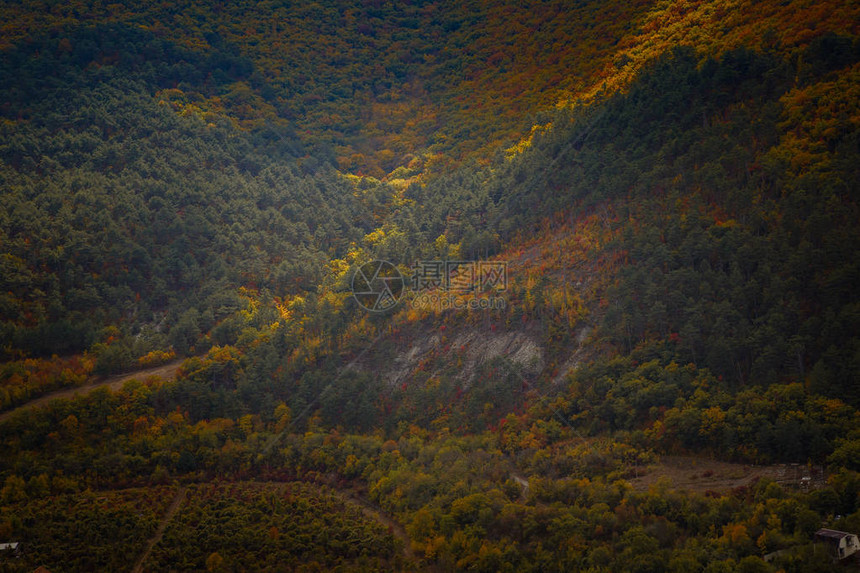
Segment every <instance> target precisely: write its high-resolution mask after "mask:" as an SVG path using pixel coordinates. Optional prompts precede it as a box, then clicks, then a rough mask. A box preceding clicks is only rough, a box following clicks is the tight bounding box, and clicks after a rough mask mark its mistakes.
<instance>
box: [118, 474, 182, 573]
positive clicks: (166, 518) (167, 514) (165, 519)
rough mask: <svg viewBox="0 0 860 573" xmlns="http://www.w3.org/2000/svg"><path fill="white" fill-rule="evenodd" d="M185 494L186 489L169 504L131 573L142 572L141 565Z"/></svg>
mask: <svg viewBox="0 0 860 573" xmlns="http://www.w3.org/2000/svg"><path fill="white" fill-rule="evenodd" d="M187 493H188V488H185V487H183V488H182V489H180V490H179V491H178V492H177V493H176V497H174V498H173V501H172V502H171V503H170V507H168V508H167V511H165V512H164V517H162V518H161V521H160V522H159V523H158V528H157V529H156V530H155V534H154V535H153V536H152V537H151V538H150V539H149V541H148V542H147V543H146V549H144V550H143V553H141V555H140V557H139V558H138V560H137V563H135V564H134V568H133V569H132V570H131V573H141V572H142V571H143V564H144V563H146V560H147V558H148V557H149V554H150V553H152V548H153V547H155V544H156V543H158V542H159V541H161V538H162V536H163V535H164V530H165V529H167V526H168V524H169V523H170V520H171V519H173V516H174V515H176V512H177V511H179V508H180V507H181V506H182V502H183V501H185V495H186V494H187Z"/></svg>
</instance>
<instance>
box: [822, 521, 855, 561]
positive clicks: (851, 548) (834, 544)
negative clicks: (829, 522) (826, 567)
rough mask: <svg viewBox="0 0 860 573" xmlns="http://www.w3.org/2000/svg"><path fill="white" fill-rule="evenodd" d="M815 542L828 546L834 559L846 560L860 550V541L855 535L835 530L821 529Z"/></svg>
mask: <svg viewBox="0 0 860 573" xmlns="http://www.w3.org/2000/svg"><path fill="white" fill-rule="evenodd" d="M815 542H816V543H822V544H825V545H827V547H828V550H829V551H830V555H831V556H832V557H833V558H834V559H837V560H839V559H845V558H846V557H849V556H851V555H853V554H854V553H856V552H857V551H858V550H860V540H858V539H857V536H856V535H854V534H853V533H846V532H844V531H836V530H835V529H819V530H818V531H816V532H815Z"/></svg>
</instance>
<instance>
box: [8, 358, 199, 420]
mask: <svg viewBox="0 0 860 573" xmlns="http://www.w3.org/2000/svg"><path fill="white" fill-rule="evenodd" d="M181 365H182V360H173V361H172V362H168V363H167V364H162V365H161V366H155V367H153V368H146V369H144V370H137V371H135V372H130V373H128V374H119V375H117V376H111V377H109V378H106V379H104V380H93V381H91V382H88V383H87V384H85V385H83V386H76V387H74V388H65V389H63V390H57V391H56V392H51V393H49V394H45V395H43V396H39V397H38V398H33V399H32V400H30V401H29V402H27V403H25V404H21V405H20V406H18V407H16V408H13V409H12V410H9V411H7V412H3V413H2V414H0V422H4V421H5V420H7V419H9V418H11V417H12V416H13V415H15V413H17V412H20V411H21V410H27V409H29V408H33V407H35V406H41V405H44V404H47V403H48V402H50V401H51V400H54V399H55V398H72V397H74V396H77V395H83V394H87V393H89V392H92V391H93V390H95V389H96V388H102V387H105V386H106V387H107V388H109V389H111V390H119V389H120V388H122V385H123V384H125V383H126V382H128V381H129V380H132V379H134V378H137V379H138V380H145V379H147V378H148V377H150V376H159V377H161V378H163V379H165V380H167V379H170V378H173V377H174V376H175V375H176V371H177V370H178V369H179V366H181Z"/></svg>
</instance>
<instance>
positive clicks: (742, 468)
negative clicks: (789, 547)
mask: <svg viewBox="0 0 860 573" xmlns="http://www.w3.org/2000/svg"><path fill="white" fill-rule="evenodd" d="M638 474H639V475H638V476H637V477H634V478H633V479H630V484H631V485H632V486H633V488H634V489H635V490H637V491H648V489H649V488H650V487H652V486H656V485H657V483H658V481H659V480H660V478H664V479H666V480H668V481H667V482H666V483H667V485H669V488H670V489H676V490H686V491H695V492H699V493H704V492H707V491H715V492H727V491H730V490H732V489H735V488H738V487H742V486H750V485H752V484H754V483H755V482H756V480H759V479H762V478H767V479H770V480H772V481H774V482H776V483H778V484H780V485H783V486H787V487H792V488H797V489H800V490H802V491H808V490H810V489H816V488H820V487H824V485H825V484H826V480H827V475H826V472H825V471H824V468H822V467H821V466H807V465H806V464H772V465H764V466H760V465H751V464H737V463H730V462H721V461H718V460H710V459H707V458H697V457H692V456H663V457H662V458H660V460H659V461H658V462H657V463H655V464H652V465H650V466H648V467H647V468H640V469H639V470H638Z"/></svg>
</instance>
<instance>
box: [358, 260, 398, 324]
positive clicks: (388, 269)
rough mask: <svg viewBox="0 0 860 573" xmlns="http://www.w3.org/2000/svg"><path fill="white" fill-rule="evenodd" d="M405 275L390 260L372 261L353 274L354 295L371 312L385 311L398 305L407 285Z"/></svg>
mask: <svg viewBox="0 0 860 573" xmlns="http://www.w3.org/2000/svg"><path fill="white" fill-rule="evenodd" d="M404 283H405V281H404V280H403V275H401V274H400V271H398V270H397V267H395V266H394V265H392V264H391V263H389V262H388V261H370V262H369V263H365V264H363V265H361V266H360V267H359V268H358V270H356V271H355V274H354V275H352V296H353V297H355V302H357V303H358V305H359V306H360V307H361V308H363V309H365V310H367V311H370V312H385V311H386V310H390V309H392V308H394V307H395V306H396V305H397V302H398V301H399V300H400V297H401V296H402V295H403V289H404V286H405V284H404Z"/></svg>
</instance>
